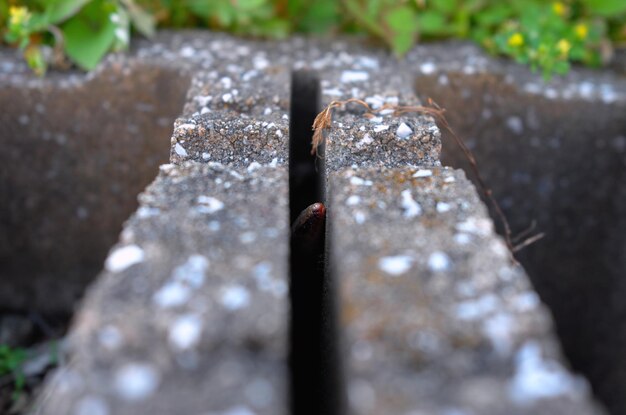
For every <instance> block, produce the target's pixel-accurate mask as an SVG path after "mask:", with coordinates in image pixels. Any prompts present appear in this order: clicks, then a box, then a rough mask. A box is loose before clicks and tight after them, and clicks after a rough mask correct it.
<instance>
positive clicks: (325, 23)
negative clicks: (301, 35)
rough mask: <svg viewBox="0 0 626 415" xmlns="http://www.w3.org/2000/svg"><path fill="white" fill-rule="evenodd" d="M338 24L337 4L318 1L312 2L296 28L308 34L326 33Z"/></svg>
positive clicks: (329, 0) (325, 0) (331, 1)
mask: <svg viewBox="0 0 626 415" xmlns="http://www.w3.org/2000/svg"><path fill="white" fill-rule="evenodd" d="M338 23H339V14H338V8H337V2H335V1H334V0H318V1H315V2H312V3H311V5H310V6H309V8H308V9H307V10H306V13H305V14H304V16H303V17H302V19H301V22H300V26H299V27H298V28H299V29H301V30H303V31H305V32H308V33H326V32H328V30H329V29H331V28H332V27H333V26H336V25H337V24H338Z"/></svg>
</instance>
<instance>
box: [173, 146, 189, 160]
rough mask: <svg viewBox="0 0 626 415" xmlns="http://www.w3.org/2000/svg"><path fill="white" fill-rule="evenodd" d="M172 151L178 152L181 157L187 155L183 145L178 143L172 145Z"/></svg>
mask: <svg viewBox="0 0 626 415" xmlns="http://www.w3.org/2000/svg"><path fill="white" fill-rule="evenodd" d="M174 151H175V152H176V154H178V155H179V156H181V157H187V155H188V154H187V150H185V148H184V147H183V146H181V145H180V144H179V143H176V145H175V146H174Z"/></svg>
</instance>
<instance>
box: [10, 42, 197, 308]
mask: <svg viewBox="0 0 626 415" xmlns="http://www.w3.org/2000/svg"><path fill="white" fill-rule="evenodd" d="M18 59H21V58H18V57H17V56H11V54H10V52H8V51H6V50H3V51H2V54H1V55H0V61H1V62H2V64H1V65H0V85H2V88H0V107H1V108H2V111H0V140H1V142H2V147H3V150H2V151H1V152H0V165H1V166H2V168H1V169H0V200H2V213H1V214H0V216H1V219H0V280H1V281H2V282H1V283H0V304H1V305H2V308H3V309H13V310H29V311H37V312H41V313H45V314H66V315H69V314H70V313H71V312H72V311H73V310H72V305H73V304H74V303H75V302H76V301H77V300H78V299H79V298H80V297H81V296H82V293H83V291H84V289H85V286H86V285H87V284H88V283H89V282H90V281H92V280H93V278H94V277H95V275H96V274H97V273H98V272H99V271H100V270H101V269H102V263H103V261H104V259H105V257H106V254H107V252H108V250H109V248H110V247H111V245H112V244H114V243H115V241H116V240H117V237H118V234H119V232H120V231H121V224H122V223H123V221H124V220H125V219H126V218H127V217H128V216H129V215H130V214H131V213H132V212H133V211H134V210H135V209H136V208H137V194H138V193H139V192H140V191H141V190H142V189H143V188H145V186H146V185H148V184H149V183H150V182H151V181H152V179H153V178H154V177H155V175H156V172H157V170H158V165H159V164H162V163H164V162H166V161H167V160H168V149H169V146H168V140H167V138H168V136H169V135H170V134H171V131H172V124H173V120H174V119H175V117H176V116H177V115H178V113H179V112H180V108H181V106H182V104H183V102H184V96H185V92H186V90H187V88H188V84H189V77H188V76H187V75H186V74H185V73H184V71H182V70H181V69H177V68H174V67H171V66H168V65H165V64H163V63H161V64H160V65H157V64H146V63H145V62H141V61H132V60H130V61H129V60H120V61H115V60H111V61H109V62H107V63H106V64H103V65H102V66H101V67H100V68H99V69H98V70H97V71H95V72H93V73H90V74H87V75H85V74H78V73H76V74H74V73H71V74H68V75H59V74H57V75H55V74H51V75H50V76H49V77H47V78H45V79H33V77H32V76H31V75H30V74H28V73H21V70H20V69H19V68H21V66H20V65H18V63H17V62H18ZM22 69H23V68H22Z"/></svg>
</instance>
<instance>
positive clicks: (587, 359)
mask: <svg viewBox="0 0 626 415" xmlns="http://www.w3.org/2000/svg"><path fill="white" fill-rule="evenodd" d="M452 57H454V58H452ZM408 60H410V61H411V62H412V63H413V67H414V68H415V73H416V91H418V94H419V95H420V97H422V98H424V99H425V98H426V97H431V98H433V99H434V100H435V101H437V102H438V103H439V104H440V105H441V106H443V107H445V108H446V109H447V116H448V119H449V121H450V123H451V124H452V125H453V126H455V129H456V131H457V132H461V134H462V135H463V136H465V138H466V140H467V142H468V144H469V145H470V146H471V147H472V148H473V150H474V153H475V155H476V158H477V160H478V165H479V167H480V169H481V172H482V173H483V176H484V177H485V179H486V180H487V182H488V183H490V185H491V187H492V188H493V191H494V195H496V197H497V199H498V200H499V202H500V204H501V205H502V207H503V209H504V211H505V213H506V215H507V217H508V218H509V220H510V222H511V226H512V228H513V230H514V232H516V233H517V232H520V231H522V230H524V229H527V228H528V227H529V226H530V225H531V224H532V222H533V221H535V222H536V225H537V227H536V229H537V231H542V232H544V233H545V234H546V236H545V238H543V239H542V240H540V241H538V242H537V243H535V244H534V245H532V246H530V247H528V248H527V249H525V250H523V251H522V252H521V253H520V255H519V259H520V261H521V262H522V264H523V265H524V267H525V269H526V271H527V272H528V274H529V276H530V278H531V280H532V282H533V284H534V286H535V288H536V290H537V292H538V293H539V295H540V297H541V299H542V300H543V301H544V302H545V303H546V304H547V305H548V306H549V307H550V309H551V311H552V313H553V315H554V318H555V322H556V329H557V332H558V334H559V336H560V338H561V341H562V344H563V348H564V351H565V353H566V355H567V356H568V358H569V360H570V361H571V362H572V364H573V366H574V368H575V369H576V370H578V371H581V372H583V373H584V374H585V375H586V376H588V377H589V378H590V380H591V381H592V383H593V385H594V388H595V390H596V392H597V393H598V395H599V396H600V397H601V398H602V399H603V400H604V401H605V402H606V403H607V405H608V406H609V408H610V409H611V410H612V411H613V413H623V412H624V411H625V410H626V396H625V395H624V394H622V393H621V392H619V389H618V387H617V386H616V385H621V384H624V382H626V360H625V358H624V356H623V353H622V351H623V350H624V347H626V343H625V339H624V336H623V334H621V333H622V332H623V331H622V329H621V328H620V327H622V322H621V321H622V316H623V315H624V306H623V301H621V300H619V298H623V296H624V295H626V291H625V287H624V283H623V275H624V267H623V261H622V259H621V258H623V247H624V246H625V245H626V240H625V239H624V235H625V233H624V229H623V227H622V222H623V219H622V218H623V212H624V206H625V204H626V199H624V183H623V180H622V177H623V174H624V169H625V166H626V119H625V118H624V114H625V113H626V78H625V77H624V73H623V71H622V72H620V71H619V70H618V71H603V72H594V71H592V70H588V69H580V68H578V69H576V70H574V71H572V72H571V73H570V74H569V75H568V76H567V77H564V78H555V79H554V81H553V82H551V83H550V84H547V85H546V84H543V83H542V81H541V80H540V79H538V78H537V77H533V76H532V75H531V74H529V73H528V72H527V71H525V70H523V69H522V68H520V67H518V66H516V65H514V64H512V63H510V62H506V61H500V60H495V59H492V58H488V57H486V56H484V55H483V54H482V53H481V52H480V51H479V50H478V49H477V48H476V47H473V46H469V45H463V44H454V43H453V44H449V45H446V48H445V49H444V48H439V49H436V48H431V49H428V48H418V49H416V50H415V51H414V52H413V53H412V54H411V55H410V56H409V57H408ZM441 159H442V163H444V164H446V165H452V166H454V167H457V168H464V169H467V167H468V165H467V162H466V161H465V159H464V156H463V154H462V153H461V152H460V151H459V149H458V147H457V146H456V145H455V144H454V143H453V141H452V138H451V137H449V136H448V135H446V134H445V133H444V134H443V151H442V157H441Z"/></svg>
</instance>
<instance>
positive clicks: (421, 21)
mask: <svg viewBox="0 0 626 415" xmlns="http://www.w3.org/2000/svg"><path fill="white" fill-rule="evenodd" d="M417 22H418V23H417V25H418V28H419V32H420V33H421V34H423V35H427V36H429V35H430V36H434V35H443V34H445V33H446V28H447V25H446V19H445V17H444V16H443V14H441V13H439V12H436V11H432V10H429V11H425V12H422V13H419V14H418V15H417Z"/></svg>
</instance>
